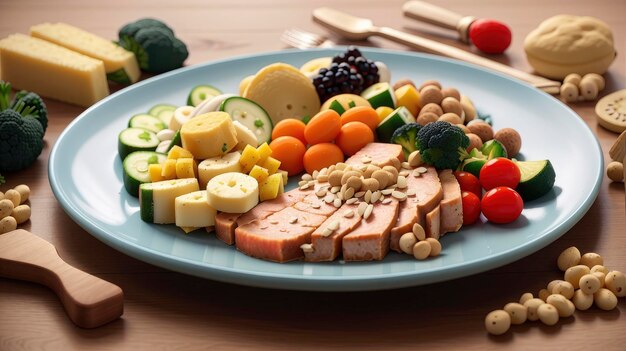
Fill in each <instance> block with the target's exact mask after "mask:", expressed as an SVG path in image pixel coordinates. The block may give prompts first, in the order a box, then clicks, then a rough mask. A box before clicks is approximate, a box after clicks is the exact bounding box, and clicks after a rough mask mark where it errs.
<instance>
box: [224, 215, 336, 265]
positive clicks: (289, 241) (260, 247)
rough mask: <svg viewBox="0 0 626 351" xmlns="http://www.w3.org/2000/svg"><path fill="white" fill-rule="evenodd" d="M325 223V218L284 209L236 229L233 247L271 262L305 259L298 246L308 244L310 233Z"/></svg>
mask: <svg viewBox="0 0 626 351" xmlns="http://www.w3.org/2000/svg"><path fill="white" fill-rule="evenodd" d="M294 219H296V220H295V221H294ZM325 220H326V216H322V215H317V214H313V213H307V212H303V211H300V210H297V209H295V208H293V207H287V208H284V209H282V210H280V211H278V212H276V213H273V214H271V215H269V216H268V217H267V218H265V219H260V220H255V221H252V222H250V223H248V224H244V225H242V226H238V227H237V229H235V243H236V245H237V249H238V250H239V251H241V252H243V253H245V254H246V255H249V256H252V257H257V258H262V259H265V260H270V261H274V262H287V261H292V260H297V259H300V258H302V257H303V256H304V253H303V252H302V249H301V248H300V246H301V245H302V244H306V243H309V242H310V237H311V233H312V232H313V231H314V230H315V229H316V228H318V227H319V226H320V225H321V224H322V223H323V222H324V221H325Z"/></svg>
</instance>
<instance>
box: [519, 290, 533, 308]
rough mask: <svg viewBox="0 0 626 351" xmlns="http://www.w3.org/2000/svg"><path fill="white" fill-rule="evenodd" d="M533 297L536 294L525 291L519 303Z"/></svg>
mask: <svg viewBox="0 0 626 351" xmlns="http://www.w3.org/2000/svg"><path fill="white" fill-rule="evenodd" d="M533 298H534V296H533V294H532V293H529V292H527V293H523V294H522V296H521V297H520V298H519V303H520V304H522V305H523V304H524V303H526V301H528V300H531V299H533Z"/></svg>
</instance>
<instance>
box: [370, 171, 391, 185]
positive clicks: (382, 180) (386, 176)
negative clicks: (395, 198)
mask: <svg viewBox="0 0 626 351" xmlns="http://www.w3.org/2000/svg"><path fill="white" fill-rule="evenodd" d="M372 178H374V179H376V180H377V181H378V189H385V188H386V187H387V185H389V184H391V182H392V175H391V173H389V172H387V171H384V170H382V169H380V170H378V171H376V172H374V173H372Z"/></svg>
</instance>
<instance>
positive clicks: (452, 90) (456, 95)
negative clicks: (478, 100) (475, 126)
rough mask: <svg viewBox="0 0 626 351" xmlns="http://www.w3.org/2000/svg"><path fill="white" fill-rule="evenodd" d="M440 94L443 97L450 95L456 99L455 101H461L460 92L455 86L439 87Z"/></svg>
mask: <svg viewBox="0 0 626 351" xmlns="http://www.w3.org/2000/svg"><path fill="white" fill-rule="evenodd" d="M441 94H442V95H443V97H444V99H445V98H447V97H450V98H454V99H456V101H461V93H459V91H458V90H456V89H455V88H444V89H441Z"/></svg>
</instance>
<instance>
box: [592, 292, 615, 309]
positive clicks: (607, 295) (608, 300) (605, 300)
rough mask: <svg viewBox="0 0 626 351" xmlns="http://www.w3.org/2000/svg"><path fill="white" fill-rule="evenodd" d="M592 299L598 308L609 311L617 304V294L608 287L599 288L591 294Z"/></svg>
mask: <svg viewBox="0 0 626 351" xmlns="http://www.w3.org/2000/svg"><path fill="white" fill-rule="evenodd" d="M593 301H594V302H595V303H596V306H598V308H600V309H602V310H605V311H610V310H612V309H614V308H615V307H616V306H617V296H615V294H613V292H612V291H611V290H609V289H605V288H601V289H600V290H598V291H596V293H595V294H593Z"/></svg>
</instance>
